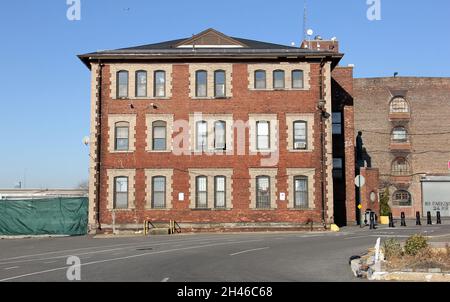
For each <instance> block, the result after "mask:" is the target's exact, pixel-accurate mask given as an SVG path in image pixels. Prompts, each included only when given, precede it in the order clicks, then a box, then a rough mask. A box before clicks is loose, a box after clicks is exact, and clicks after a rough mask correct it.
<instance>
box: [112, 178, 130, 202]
mask: <svg viewBox="0 0 450 302" xmlns="http://www.w3.org/2000/svg"><path fill="white" fill-rule="evenodd" d="M127 208H128V177H116V178H114V209H127Z"/></svg>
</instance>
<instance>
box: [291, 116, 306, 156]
mask: <svg viewBox="0 0 450 302" xmlns="http://www.w3.org/2000/svg"><path fill="white" fill-rule="evenodd" d="M307 137H308V136H307V123H306V122H305V121H295V122H294V149H295V150H306V149H307V148H308V142H307Z"/></svg>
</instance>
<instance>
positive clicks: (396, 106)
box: [389, 96, 411, 114]
mask: <svg viewBox="0 0 450 302" xmlns="http://www.w3.org/2000/svg"><path fill="white" fill-rule="evenodd" d="M410 110H411V109H410V107H409V103H408V101H407V100H406V99H405V98H404V97H402V96H396V97H393V98H392V100H391V102H390V103H389V112H390V113H391V114H396V113H400V114H402V113H404V114H406V113H410Z"/></svg>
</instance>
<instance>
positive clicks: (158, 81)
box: [154, 70, 166, 98]
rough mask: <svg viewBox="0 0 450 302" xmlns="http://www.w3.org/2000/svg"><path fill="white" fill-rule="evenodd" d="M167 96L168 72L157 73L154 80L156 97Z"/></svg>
mask: <svg viewBox="0 0 450 302" xmlns="http://www.w3.org/2000/svg"><path fill="white" fill-rule="evenodd" d="M165 96H166V72H165V71H162V70H157V71H155V79H154V97H161V98H163V97H165Z"/></svg>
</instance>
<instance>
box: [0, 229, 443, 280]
mask: <svg viewBox="0 0 450 302" xmlns="http://www.w3.org/2000/svg"><path fill="white" fill-rule="evenodd" d="M415 233H423V234H425V235H428V236H431V238H432V240H433V241H446V240H449V241H450V225H449V224H445V225H441V226H436V225H435V226H422V227H415V226H414V227H407V228H400V227H397V228H395V229H388V228H386V227H383V228H379V229H377V230H372V231H371V230H369V229H368V228H363V229H360V228H358V227H348V228H344V229H342V230H341V232H339V233H329V232H323V233H243V234H194V235H174V236H155V237H129V238H108V239H94V238H92V237H90V236H85V237H64V238H40V239H6V240H0V281H10V282H22V281H68V279H67V272H68V269H69V268H70V265H68V264H67V259H68V258H69V257H70V256H77V257H79V259H80V260H81V268H80V276H81V281H154V282H172V281H180V282H183V281H188V282H190V281H223V282H233V281H234V282H240V281H250V282H252V281H254V282H259V281H288V282H289V281H358V280H357V279H355V278H354V277H353V275H352V273H351V271H350V269H349V267H348V258H349V257H350V256H352V255H358V254H361V253H364V252H365V251H366V250H367V248H369V247H371V246H373V245H374V244H375V241H376V239H377V238H378V237H382V238H388V237H397V238H399V239H406V238H407V237H408V236H409V235H411V234H415Z"/></svg>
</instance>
